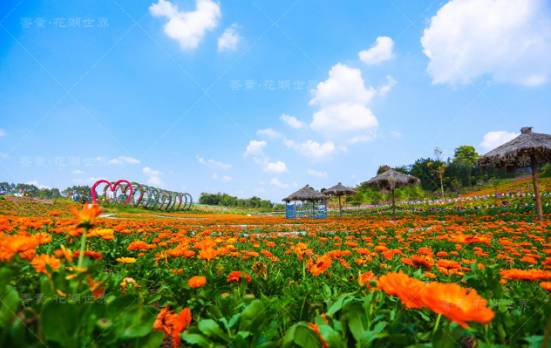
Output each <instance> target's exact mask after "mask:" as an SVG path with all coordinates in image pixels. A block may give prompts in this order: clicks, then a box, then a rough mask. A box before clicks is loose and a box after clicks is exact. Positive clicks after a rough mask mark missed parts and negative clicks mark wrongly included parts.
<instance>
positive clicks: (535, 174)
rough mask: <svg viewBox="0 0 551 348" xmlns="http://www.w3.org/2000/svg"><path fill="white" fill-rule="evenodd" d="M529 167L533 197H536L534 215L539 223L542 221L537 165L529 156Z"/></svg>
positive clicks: (532, 157) (533, 157)
mask: <svg viewBox="0 0 551 348" xmlns="http://www.w3.org/2000/svg"><path fill="white" fill-rule="evenodd" d="M530 166H531V167H532V184H533V185H534V195H535V196H536V197H535V198H536V215H537V218H538V220H539V221H542V220H543V207H542V204H541V195H540V188H539V185H538V163H537V161H536V157H535V156H534V155H532V156H530Z"/></svg>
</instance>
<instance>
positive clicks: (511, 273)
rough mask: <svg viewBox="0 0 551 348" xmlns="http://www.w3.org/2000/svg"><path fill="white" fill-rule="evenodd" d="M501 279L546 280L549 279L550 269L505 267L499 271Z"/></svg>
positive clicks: (550, 277) (550, 276)
mask: <svg viewBox="0 0 551 348" xmlns="http://www.w3.org/2000/svg"><path fill="white" fill-rule="evenodd" d="M499 273H500V274H501V277H502V278H503V279H516V280H546V279H551V271H544V270H541V269H529V270H523V269H515V268H513V269H505V270H501V271H500V272H499Z"/></svg>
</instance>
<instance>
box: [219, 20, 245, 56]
mask: <svg viewBox="0 0 551 348" xmlns="http://www.w3.org/2000/svg"><path fill="white" fill-rule="evenodd" d="M240 39H241V38H240V37H239V33H238V32H237V27H236V26H235V25H232V26H231V27H229V28H227V29H226V30H224V32H223V33H222V35H220V37H219V38H218V52H224V51H235V50H236V49H237V46H238V45H239V41H240Z"/></svg>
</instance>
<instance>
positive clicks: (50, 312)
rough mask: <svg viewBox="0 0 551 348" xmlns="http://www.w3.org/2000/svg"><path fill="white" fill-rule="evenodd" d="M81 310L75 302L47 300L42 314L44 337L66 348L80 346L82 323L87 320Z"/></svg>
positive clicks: (41, 321)
mask: <svg viewBox="0 0 551 348" xmlns="http://www.w3.org/2000/svg"><path fill="white" fill-rule="evenodd" d="M81 312H82V311H80V310H79V308H78V307H77V305H75V304H71V303H58V302H56V301H48V302H46V304H44V306H43V308H42V313H41V315H40V323H41V325H42V332H43V333H44V338H45V339H46V340H47V341H51V342H56V343H59V344H60V345H61V346H63V347H65V348H71V347H78V344H79V328H80V323H81V322H83V321H85V320H86V318H83V317H82V316H81V314H82V313H81Z"/></svg>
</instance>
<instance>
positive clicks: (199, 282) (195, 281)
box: [187, 276, 207, 289]
mask: <svg viewBox="0 0 551 348" xmlns="http://www.w3.org/2000/svg"><path fill="white" fill-rule="evenodd" d="M206 283H207V278H205V277H203V276H194V277H191V278H190V279H189V280H188V281H187V285H189V287H190V288H192V289H196V288H200V287H202V286H204V285H205V284H206Z"/></svg>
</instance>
